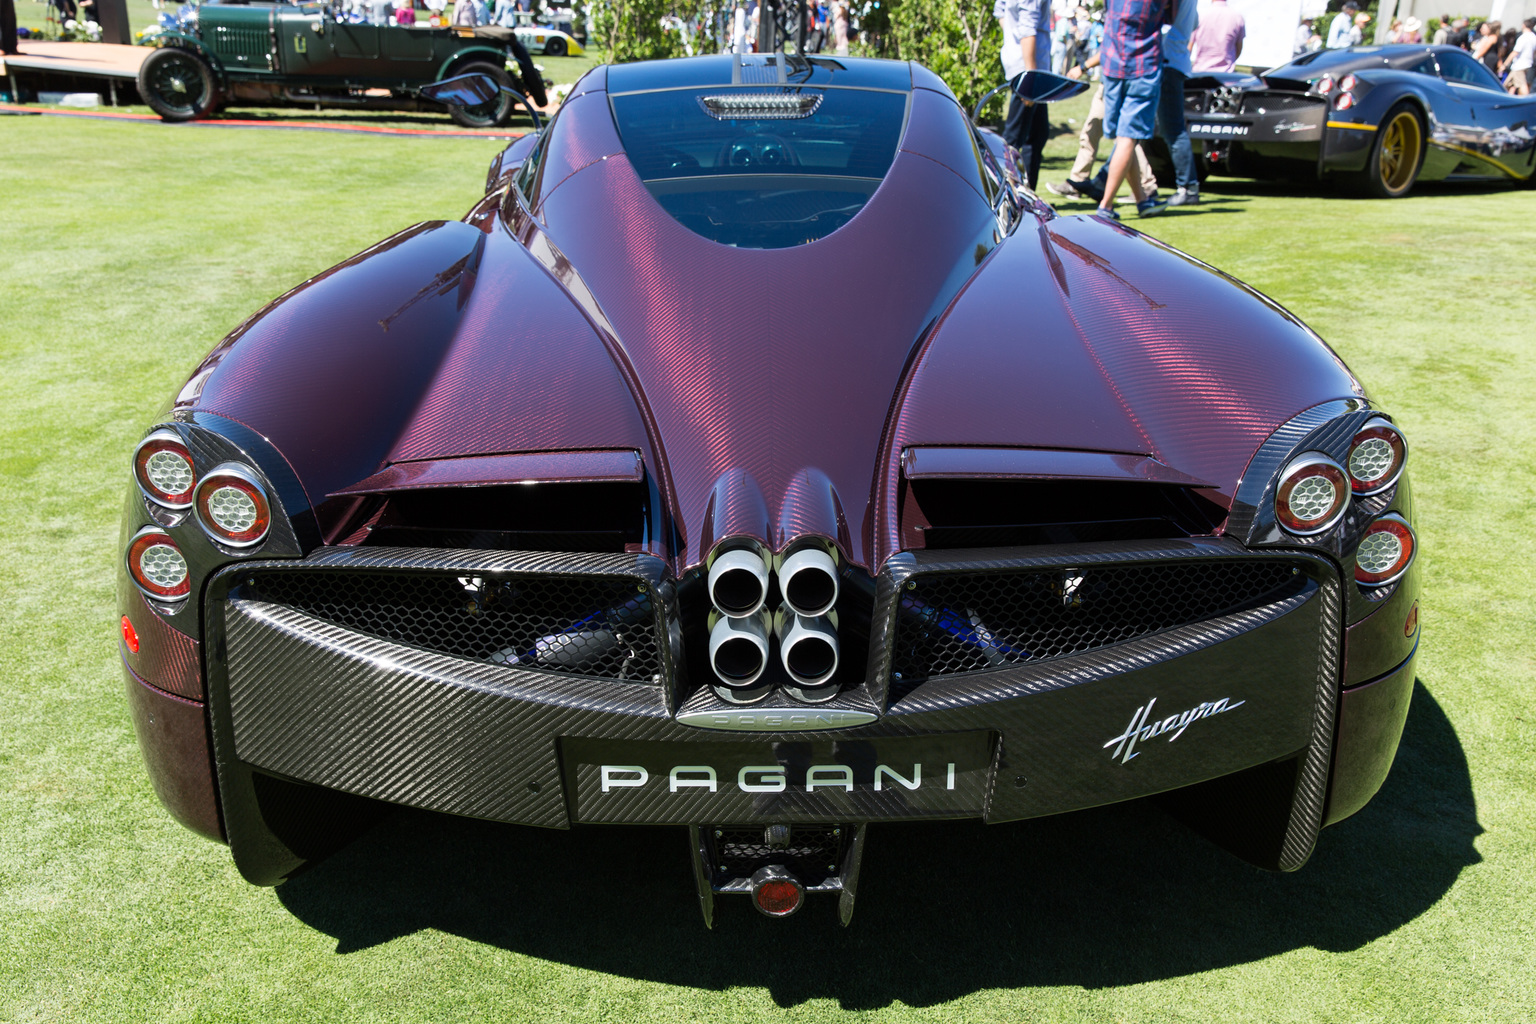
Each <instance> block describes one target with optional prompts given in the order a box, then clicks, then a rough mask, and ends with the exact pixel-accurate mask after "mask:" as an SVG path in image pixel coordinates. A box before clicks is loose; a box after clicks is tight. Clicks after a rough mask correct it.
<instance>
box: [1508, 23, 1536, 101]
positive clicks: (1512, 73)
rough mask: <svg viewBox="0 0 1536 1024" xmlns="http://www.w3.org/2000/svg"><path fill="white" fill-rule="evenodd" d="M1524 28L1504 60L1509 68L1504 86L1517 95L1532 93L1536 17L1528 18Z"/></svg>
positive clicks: (1535, 55) (1535, 57)
mask: <svg viewBox="0 0 1536 1024" xmlns="http://www.w3.org/2000/svg"><path fill="white" fill-rule="evenodd" d="M1524 28H1525V31H1523V32H1521V33H1520V37H1519V38H1518V39H1516V40H1515V47H1514V49H1512V50H1510V51H1509V57H1508V58H1507V59H1506V60H1505V62H1504V67H1505V68H1508V69H1509V78H1508V79H1507V80H1506V81H1505V82H1504V88H1505V89H1506V90H1508V91H1509V92H1511V93H1513V94H1514V95H1516V96H1529V95H1530V94H1531V70H1532V66H1533V65H1536V18H1526V19H1525V22H1524ZM1500 70H1501V71H1502V70H1504V68H1500Z"/></svg>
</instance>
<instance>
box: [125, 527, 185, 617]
mask: <svg viewBox="0 0 1536 1024" xmlns="http://www.w3.org/2000/svg"><path fill="white" fill-rule="evenodd" d="M126 558H127V563H128V577H129V578H130V579H132V580H133V583H134V586H136V587H138V588H139V589H140V590H142V591H143V592H144V593H146V594H148V595H149V596H150V597H153V598H155V599H156V600H158V601H176V600H179V599H181V598H183V597H186V596H187V594H189V593H191V590H192V576H191V573H190V572H188V570H187V560H186V558H185V557H184V556H183V555H182V553H181V548H179V547H177V546H176V542H175V541H174V540H172V539H171V535H170V534H168V533H166V532H165V531H164V530H162V529H160V528H159V527H158V526H146V527H144V529H142V530H140V531H139V532H138V533H136V534H134V537H133V540H131V541H129V542H128V553H127V555H126Z"/></svg>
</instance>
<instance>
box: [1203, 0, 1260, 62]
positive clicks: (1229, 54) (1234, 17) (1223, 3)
mask: <svg viewBox="0 0 1536 1024" xmlns="http://www.w3.org/2000/svg"><path fill="white" fill-rule="evenodd" d="M1247 35H1248V23H1247V22H1246V21H1244V20H1243V16H1242V15H1241V14H1239V13H1238V12H1237V11H1234V10H1232V8H1230V7H1228V6H1227V0H1212V3H1211V6H1210V9H1209V10H1207V11H1206V12H1205V16H1204V17H1203V18H1201V19H1200V27H1199V28H1197V29H1195V31H1194V35H1193V42H1194V49H1193V52H1192V53H1191V55H1190V60H1191V63H1192V65H1193V67H1194V70H1196V71H1231V70H1232V69H1233V68H1235V67H1237V55H1238V54H1239V53H1242V52H1243V39H1244V38H1246V37H1247Z"/></svg>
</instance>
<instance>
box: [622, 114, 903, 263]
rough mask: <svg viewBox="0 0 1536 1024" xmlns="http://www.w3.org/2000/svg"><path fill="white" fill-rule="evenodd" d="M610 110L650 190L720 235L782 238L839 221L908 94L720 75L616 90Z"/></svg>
mask: <svg viewBox="0 0 1536 1024" xmlns="http://www.w3.org/2000/svg"><path fill="white" fill-rule="evenodd" d="M611 102H612V104H613V117H614V121H615V123H616V124H617V126H618V130H619V136H620V137H621V138H622V139H623V141H624V150H625V152H626V153H627V154H628V155H629V160H630V163H631V164H632V165H633V166H634V168H635V170H636V171H637V172H638V173H639V175H640V177H641V178H642V179H643V180H644V181H645V185H646V187H647V188H648V189H650V192H651V195H653V196H655V197H656V201H657V202H659V203H660V204H661V205H662V206H663V207H664V208H665V209H666V211H667V212H668V213H670V214H671V215H672V216H673V217H674V218H676V219H677V220H678V221H679V222H680V223H682V224H683V225H684V226H685V227H687V228H688V229H689V230H691V231H694V232H696V233H697V234H700V235H703V236H704V237H705V238H709V239H713V240H714V241H716V242H720V243H722V244H725V245H733V246H738V247H741V248H747V249H782V248H786V247H788V246H792V245H802V244H804V243H806V242H814V241H815V240H816V239H818V238H821V237H823V236H825V235H828V234H831V233H832V232H833V231H836V230H837V229H838V228H840V227H842V226H843V225H844V224H846V223H847V222H848V221H849V220H851V219H852V218H853V216H854V215H855V214H856V213H858V212H859V210H860V209H861V208H862V207H863V206H864V203H865V202H867V201H868V199H869V197H870V196H871V195H872V194H873V193H874V191H875V189H876V188H878V187H879V185H880V181H881V179H883V178H884V177H885V173H886V171H888V170H889V169H890V166H891V161H892V160H894V159H895V156H896V145H897V143H898V142H899V141H900V139H901V132H902V126H903V124H904V123H905V120H906V110H907V94H906V93H897V92H880V91H876V90H870V89H836V88H833V89H807V88H797V87H794V86H787V87H784V86H781V87H775V86H762V85H757V86H740V87H732V86H725V87H720V88H707V89H668V90H662V91H656V92H637V93H626V94H620V95H615V96H613V97H612V100H611Z"/></svg>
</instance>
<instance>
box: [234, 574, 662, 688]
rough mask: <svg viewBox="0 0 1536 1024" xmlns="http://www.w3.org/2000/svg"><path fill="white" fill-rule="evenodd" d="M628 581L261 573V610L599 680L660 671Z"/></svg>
mask: <svg viewBox="0 0 1536 1024" xmlns="http://www.w3.org/2000/svg"><path fill="white" fill-rule="evenodd" d="M643 586H644V584H643V583H641V581H639V580H636V579H634V578H632V577H628V576H515V577H499V578H498V577H489V576H486V577H482V576H475V575H466V576H460V575H457V574H453V573H422V572H415V573H406V572H399V573H396V572H347V571H336V572H306V571H302V570H300V571H286V572H266V573H262V574H259V575H256V576H255V577H253V580H252V583H251V589H252V590H253V591H254V592H255V596H256V597H257V598H259V599H260V600H263V601H270V602H272V603H274V604H280V605H285V606H287V607H289V608H293V609H296V610H298V611H301V612H304V613H305V614H307V615H312V616H314V617H315V618H317V619H323V620H324V621H326V622H330V623H334V624H335V625H338V626H345V627H346V628H348V629H354V630H357V631H358V632H360V633H367V634H369V635H371V636H376V637H382V638H383V639H386V640H394V641H397V642H399V643H404V644H410V645H411V646H413V647H421V648H424V649H426V650H429V651H436V652H438V653H440V654H448V655H452V656H454V657H458V658H468V659H472V660H475V661H489V662H493V663H496V664H505V665H520V666H523V667H527V668H538V669H545V670H548V671H552V672H569V673H574V674H577V675H583V676H595V677H599V678H604V679H625V680H633V681H636V682H651V681H652V680H653V677H655V676H656V675H657V674H658V673H660V671H661V658H660V651H659V649H658V647H657V639H656V637H657V630H656V621H655V610H654V608H653V606H652V603H651V596H650V594H649V593H648V592H643V591H642V590H641V588H642V587H643Z"/></svg>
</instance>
